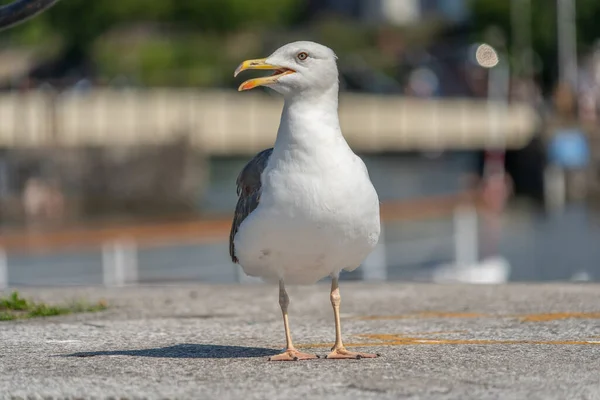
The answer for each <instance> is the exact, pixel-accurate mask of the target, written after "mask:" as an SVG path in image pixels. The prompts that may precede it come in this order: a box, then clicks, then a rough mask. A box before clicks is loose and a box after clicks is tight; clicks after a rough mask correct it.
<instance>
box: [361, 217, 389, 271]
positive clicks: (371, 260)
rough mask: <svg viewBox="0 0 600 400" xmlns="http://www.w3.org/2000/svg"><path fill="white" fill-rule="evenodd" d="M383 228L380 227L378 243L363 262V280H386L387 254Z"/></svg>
mask: <svg viewBox="0 0 600 400" xmlns="http://www.w3.org/2000/svg"><path fill="white" fill-rule="evenodd" d="M383 233H384V228H383V225H382V226H381V234H380V235H379V243H378V244H377V246H376V247H375V250H373V251H372V252H371V254H369V255H368V256H367V258H366V259H365V261H364V262H363V280H365V281H385V280H387V266H388V265H387V252H386V249H385V236H384V234H383Z"/></svg>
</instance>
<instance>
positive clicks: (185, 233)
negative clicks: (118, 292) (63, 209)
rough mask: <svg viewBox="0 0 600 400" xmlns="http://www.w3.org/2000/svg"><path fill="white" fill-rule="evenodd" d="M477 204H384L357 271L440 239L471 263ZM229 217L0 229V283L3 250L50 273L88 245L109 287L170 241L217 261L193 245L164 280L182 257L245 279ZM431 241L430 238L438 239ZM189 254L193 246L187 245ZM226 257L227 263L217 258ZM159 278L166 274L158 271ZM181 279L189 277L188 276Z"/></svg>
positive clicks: (384, 265)
mask: <svg viewBox="0 0 600 400" xmlns="http://www.w3.org/2000/svg"><path fill="white" fill-rule="evenodd" d="M477 207H479V206H478V205H477V203H476V202H475V201H474V197H473V194H472V193H462V194H458V195H452V196H441V197H435V198H428V199H419V200H412V201H402V202H387V203H384V204H382V206H381V217H382V225H383V227H384V229H383V233H382V237H381V240H380V244H379V246H378V248H377V249H376V250H375V251H374V252H373V253H372V254H371V255H370V256H369V258H368V259H367V260H365V262H364V264H363V268H362V269H361V270H360V271H361V273H362V277H361V278H362V279H364V280H385V279H387V273H388V272H387V271H388V266H389V263H390V261H389V259H388V258H389V257H388V256H389V255H390V254H404V255H405V256H410V257H411V258H412V259H411V260H410V262H420V261H426V260H423V259H422V258H423V257H422V256H419V253H420V251H419V248H426V249H427V251H430V250H431V249H432V248H435V247H436V245H439V244H440V243H441V242H444V243H443V244H442V247H445V248H449V249H450V252H451V253H453V255H452V254H451V255H450V256H451V257H452V259H453V260H456V262H457V263H459V264H460V263H468V262H472V260H474V259H475V258H476V254H477V247H478V246H477V236H476V235H475V234H474V233H475V232H476V230H477V225H476V222H474V220H473V218H472V216H473V215H476V209H477ZM465 212H466V214H465ZM440 218H442V219H443V218H446V219H447V218H450V219H451V220H453V222H451V224H452V226H453V231H448V232H447V234H445V235H444V233H443V232H439V231H436V232H435V235H434V236H430V237H424V238H411V241H410V243H408V242H404V243H402V244H398V243H395V242H394V241H393V240H390V237H392V236H394V235H387V234H386V229H385V228H386V227H393V225H394V224H396V225H397V223H400V222H402V223H403V224H407V223H410V222H411V221H412V222H415V221H424V220H433V219H440ZM230 223H231V222H230V219H229V218H220V219H212V220H195V221H188V222H173V223H162V224H146V225H136V226H110V227H104V228H97V229H89V228H88V229H84V228H81V229H78V228H72V229H67V230H62V231H49V232H21V233H11V234H4V235H2V236H0V288H3V287H6V286H8V284H9V279H8V274H9V271H10V270H12V271H14V268H15V267H16V265H12V264H11V265H9V259H10V258H9V256H11V255H16V254H20V255H25V256H27V257H42V258H43V264H44V265H43V267H42V270H43V271H44V273H43V274H44V275H46V276H48V275H52V274H53V271H52V268H53V267H52V262H51V261H49V260H50V259H51V258H52V255H55V254H57V253H63V254H73V252H82V251H83V252H90V254H95V255H94V256H93V257H96V260H97V259H98V257H100V260H101V261H100V263H101V264H102V276H101V278H100V277H98V279H99V280H101V283H102V284H104V285H108V286H121V285H125V284H135V283H137V282H139V281H140V271H144V270H145V267H146V264H152V258H153V257H155V256H148V255H147V254H146V256H145V257H144V260H145V261H143V262H140V259H141V258H142V257H141V256H140V254H141V251H144V252H146V253H148V252H149V253H152V252H154V253H156V250H158V249H169V248H176V247H177V248H179V249H181V246H185V245H189V246H206V245H211V246H218V247H219V257H218V260H219V261H218V263H217V264H214V265H212V264H210V262H209V263H207V261H208V260H207V259H204V260H203V259H201V258H202V257H201V256H200V253H197V252H196V253H195V254H193V255H194V257H195V258H194V259H193V261H192V260H189V259H185V257H184V259H181V258H180V259H178V258H175V257H173V258H170V260H169V261H167V263H168V265H169V267H168V268H167V270H170V271H171V273H169V272H167V273H166V279H167V280H169V279H175V280H177V272H176V271H177V270H178V268H182V267H183V265H181V264H186V263H187V264H188V265H189V264H191V265H192V266H191V267H188V268H189V269H194V268H203V267H204V268H206V269H210V270H211V271H209V273H215V271H221V272H222V271H223V270H225V269H227V270H231V278H232V279H233V280H237V281H238V282H245V281H247V280H248V279H247V277H245V276H244V274H243V273H242V272H241V270H240V269H239V268H237V266H234V265H233V264H231V263H230V262H229V260H228V259H227V257H228V254H227V238H228V235H229V229H230ZM474 231H475V232H474ZM432 241H435V242H436V244H434V243H433V242H432ZM432 244H433V245H432ZM398 246H401V247H402V250H401V251H398ZM407 246H408V247H407ZM188 250H189V249H188ZM221 253H222V254H221ZM446 253H447V252H446ZM188 254H192V253H189V251H188ZM93 257H92V258H93ZM394 257H395V256H394ZM419 258H421V259H419ZM224 260H227V262H226V263H223V261H224ZM444 261H450V260H444ZM67 262H69V261H67ZM141 264H142V265H141ZM67 270H68V268H67ZM71 270H72V273H75V274H76V273H78V272H77V271H80V272H79V273H82V274H83V272H81V271H82V270H83V268H82V266H81V265H74V266H72V269H71ZM96 272H99V271H96ZM158 275H160V274H158ZM158 275H156V276H158ZM164 277H165V275H163V278H164ZM180 278H181V277H180ZM181 279H183V280H189V278H181ZM142 280H143V279H142ZM158 280H160V278H158ZM99 283H100V282H99Z"/></svg>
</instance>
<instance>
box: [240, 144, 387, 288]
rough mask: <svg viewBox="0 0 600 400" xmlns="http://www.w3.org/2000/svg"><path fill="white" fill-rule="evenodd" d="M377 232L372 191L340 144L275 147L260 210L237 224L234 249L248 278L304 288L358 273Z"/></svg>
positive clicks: (360, 168)
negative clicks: (342, 273)
mask: <svg viewBox="0 0 600 400" xmlns="http://www.w3.org/2000/svg"><path fill="white" fill-rule="evenodd" d="M379 233H380V223H379V199H378V197H377V193H376V192H375V189H374V188H373V185H372V184H371V181H370V179H369V176H368V173H367V170H366V168H365V165H364V163H363V162H362V160H360V158H358V157H357V156H356V155H354V154H353V153H352V152H351V151H350V149H349V148H348V147H347V145H345V142H343V143H340V145H339V146H335V147H333V148H332V147H322V148H313V149H310V150H309V151H307V149H295V150H291V149H289V148H286V149H285V150H281V151H278V149H277V148H276V149H275V151H274V152H273V155H272V156H271V160H270V161H269V165H268V167H267V168H266V169H265V171H264V173H263V175H262V195H261V200H260V204H259V206H258V208H257V209H256V210H255V211H254V212H252V213H251V214H250V215H249V216H248V218H246V220H245V221H244V222H243V223H242V224H241V226H240V229H239V231H238V234H237V235H236V238H235V247H236V254H237V255H238V259H239V262H240V265H241V266H242V268H243V269H244V271H245V272H246V273H247V274H249V275H253V276H259V277H262V278H264V279H266V280H268V281H274V280H278V279H284V280H285V281H286V283H298V284H309V283H314V282H316V281H318V280H319V279H322V278H324V277H326V276H328V275H335V274H338V273H339V272H340V271H341V270H342V269H348V270H352V269H355V268H356V267H358V266H359V265H360V263H361V262H362V261H363V260H364V258H365V257H366V256H367V255H368V254H369V253H370V252H371V251H372V249H373V248H374V246H375V245H376V244H377V241H378V239H379Z"/></svg>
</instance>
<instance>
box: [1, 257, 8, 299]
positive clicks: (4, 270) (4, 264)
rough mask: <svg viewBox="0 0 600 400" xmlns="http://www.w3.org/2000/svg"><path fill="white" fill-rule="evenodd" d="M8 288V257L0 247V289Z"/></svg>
mask: <svg viewBox="0 0 600 400" xmlns="http://www.w3.org/2000/svg"><path fill="white" fill-rule="evenodd" d="M6 288H8V257H7V255H6V251H4V249H3V248H0V290H3V289H6Z"/></svg>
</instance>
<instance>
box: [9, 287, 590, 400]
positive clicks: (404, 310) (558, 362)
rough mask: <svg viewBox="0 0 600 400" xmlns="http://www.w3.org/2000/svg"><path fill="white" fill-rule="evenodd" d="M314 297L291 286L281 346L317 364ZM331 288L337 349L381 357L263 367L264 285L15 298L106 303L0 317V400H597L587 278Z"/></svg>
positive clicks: (273, 310)
mask: <svg viewBox="0 0 600 400" xmlns="http://www.w3.org/2000/svg"><path fill="white" fill-rule="evenodd" d="M328 289H329V287H328V285H326V284H320V285H316V286H309V287H291V288H289V294H290V298H291V305H290V322H291V327H292V334H293V337H294V340H295V343H296V344H297V345H307V346H308V347H309V351H312V352H315V353H317V354H321V355H325V354H326V353H327V352H328V350H329V347H330V346H331V344H332V341H333V336H334V328H333V318H332V312H331V307H330V304H329V295H328ZM341 293H342V317H343V319H342V325H343V334H344V338H345V341H346V342H347V344H348V345H350V344H351V345H352V348H353V349H360V350H363V351H369V352H378V353H381V354H382V356H381V357H380V358H377V359H363V360H326V359H319V360H314V361H298V362H279V363H275V362H268V361H267V357H268V356H269V355H272V354H275V353H276V352H277V349H280V348H281V347H282V346H283V343H284V337H283V328H282V322H281V317H280V311H279V306H278V303H277V289H276V287H274V286H268V285H244V286H229V285H222V286H221V285H211V286H203V285H187V286H183V285H179V286H169V287H165V286H157V287H137V288H123V289H101V288H93V289H36V290H35V291H33V290H31V291H24V292H23V294H26V295H33V296H34V297H36V298H38V299H43V300H47V301H63V300H69V299H76V298H84V297H85V298H87V299H88V300H97V299H106V300H107V301H108V303H109V305H110V309H109V310H108V311H106V312H102V313H98V314H81V315H72V316H65V317H56V318H49V319H39V320H29V321H19V322H0V398H7V399H10V398H18V397H21V398H92V397H94V398H111V397H112V398H128V399H134V398H148V399H165V398H169V399H175V398H179V399H217V398H218V399H240V398H243V399H266V398H269V399H275V398H277V399H279V398H282V399H300V398H304V399H320V398H326V399H600V372H599V371H600V323H599V322H600V321H599V319H600V286H598V285H588V284H585V285H575V284H543V285H541V284H540V285H533V284H511V285H505V286H464V285H448V286H439V285H432V284H410V285H405V284H365V283H344V284H343V285H342V287H341ZM357 346H360V347H357ZM348 347H350V346H348Z"/></svg>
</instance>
